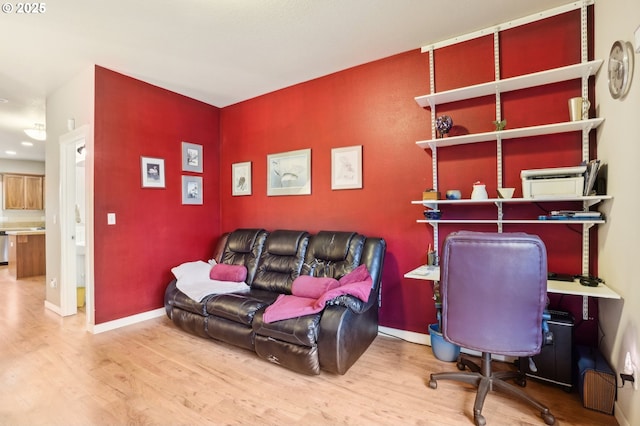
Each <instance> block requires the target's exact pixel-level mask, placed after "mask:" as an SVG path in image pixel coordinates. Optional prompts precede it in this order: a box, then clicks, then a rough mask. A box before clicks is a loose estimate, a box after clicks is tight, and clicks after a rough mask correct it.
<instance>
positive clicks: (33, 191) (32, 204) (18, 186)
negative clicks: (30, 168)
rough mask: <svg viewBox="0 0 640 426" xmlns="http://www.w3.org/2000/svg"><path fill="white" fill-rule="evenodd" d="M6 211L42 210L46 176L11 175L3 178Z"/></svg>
mask: <svg viewBox="0 0 640 426" xmlns="http://www.w3.org/2000/svg"><path fill="white" fill-rule="evenodd" d="M2 181H3V185H4V209H5V210H42V209H43V205H44V195H43V194H44V193H43V188H44V176H38V175H9V174H5V175H4V176H3V177H2Z"/></svg>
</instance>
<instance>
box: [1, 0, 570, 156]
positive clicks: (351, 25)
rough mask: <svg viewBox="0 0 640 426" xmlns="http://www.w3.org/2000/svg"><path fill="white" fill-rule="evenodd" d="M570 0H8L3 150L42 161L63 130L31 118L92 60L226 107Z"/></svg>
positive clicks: (42, 117) (38, 116)
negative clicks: (45, 136)
mask: <svg viewBox="0 0 640 426" xmlns="http://www.w3.org/2000/svg"><path fill="white" fill-rule="evenodd" d="M566 3H568V0H536V1H525V0H519V1H512V0H483V1H478V0H449V1H448V2H442V1H435V0H393V1H391V0H182V1H175V0H172V1H168V0H154V1H151V0H138V1H131V0H56V1H52V2H44V3H41V4H44V5H45V8H46V10H45V11H44V12H43V13H40V14H25V13H22V14H19V13H17V11H16V10H15V9H14V10H13V11H9V13H7V12H6V11H5V10H4V8H5V7H6V5H17V4H18V3H17V2H9V3H4V5H3V9H2V11H3V12H0V40H2V42H0V58H1V59H0V158H14V159H26V160H39V161H44V158H45V144H47V143H49V144H51V143H55V141H52V140H49V141H47V142H38V141H35V140H31V139H30V138H29V137H27V136H26V135H25V134H24V132H23V129H25V128H28V127H33V126H34V124H35V123H45V103H46V97H47V96H48V95H49V94H51V93H52V92H54V91H55V90H56V89H57V88H59V87H60V86H62V85H63V84H64V83H66V82H67V81H69V80H71V79H72V78H73V77H74V76H75V75H77V74H78V73H79V72H81V71H82V70H84V69H86V67H88V66H91V65H92V64H98V65H101V66H103V67H106V68H109V69H112V70H114V71H118V72H120V73H123V74H126V75H129V76H132V77H135V78H137V79H140V80H143V81H146V82H149V83H151V84H155V85H157V86H161V87H163V88H166V89H169V90H172V91H175V92H177V93H180V94H183V95H186V96H189V97H192V98H195V99H198V100H201V101H203V102H206V103H208V104H211V105H215V106H218V107H224V106H227V105H230V104H233V103H237V102H240V101H243V100H246V99H250V98H253V97H255V96H258V95H261V94H264V93H268V92H271V91H274V90H278V89H281V88H284V87H287V86H291V85H293V84H297V83H300V82H304V81H307V80H311V79H314V78H316V77H320V76H323V75H327V74H330V73H333V72H336V71H340V70H343V69H346V68H350V67H353V66H356V65H360V64H363V63H366V62H370V61H373V60H377V59H381V58H384V57H387V56H391V55H394V54H396V53H401V52H405V51H408V50H412V49H417V48H419V47H421V46H423V45H425V44H430V43H434V42H437V41H440V40H445V39H448V38H451V37H454V36H457V35H461V34H465V33H469V32H472V31H476V30H480V29H483V28H487V27H491V26H493V25H496V24H499V23H502V22H508V21H510V20H513V19H517V18H521V17H524V16H528V15H531V14H534V13H537V12H539V11H542V10H546V9H550V8H554V7H557V6H561V5H564V4H566ZM25 4H27V3H25ZM29 4H32V3H29ZM14 7H15V6H14ZM425 78H427V76H425ZM416 95H418V94H416ZM2 100H6V101H7V102H3V101H2ZM23 141H30V142H32V143H33V144H34V145H33V146H32V147H24V146H22V145H21V142H23ZM7 150H13V151H15V152H16V154H15V155H9V154H6V152H5V151H7Z"/></svg>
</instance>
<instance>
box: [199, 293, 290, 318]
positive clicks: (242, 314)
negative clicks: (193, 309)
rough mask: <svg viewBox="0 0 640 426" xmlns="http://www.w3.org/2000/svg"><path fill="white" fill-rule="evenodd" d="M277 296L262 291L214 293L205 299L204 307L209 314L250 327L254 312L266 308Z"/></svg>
mask: <svg viewBox="0 0 640 426" xmlns="http://www.w3.org/2000/svg"><path fill="white" fill-rule="evenodd" d="M277 297H278V294H276V293H270V292H264V291H262V292H261V291H251V292H247V293H229V294H216V295H213V296H211V297H209V298H208V299H207V302H206V304H205V308H206V312H207V314H209V315H215V316H218V317H222V318H226V319H228V320H231V321H235V322H237V323H240V324H244V325H247V326H249V327H250V326H251V323H252V322H253V318H254V316H255V314H256V312H258V311H260V310H263V309H264V308H266V307H267V306H268V305H270V304H271V303H273V302H274V301H275V300H276V298H277Z"/></svg>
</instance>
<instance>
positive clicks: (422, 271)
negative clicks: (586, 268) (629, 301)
mask: <svg viewBox="0 0 640 426" xmlns="http://www.w3.org/2000/svg"><path fill="white" fill-rule="evenodd" d="M404 277H405V278H413V279H416V280H427V281H438V280H440V268H439V267H438V266H428V265H422V266H419V267H417V268H416V269H414V270H413V271H409V272H407V273H406V274H404ZM547 292H549V293H561V294H572V295H576V296H588V297H600V298H603V299H621V298H622V297H620V295H619V294H618V293H616V292H615V291H613V290H612V289H610V288H609V287H608V286H607V285H606V284H603V283H600V284H598V286H597V287H589V286H584V285H582V284H580V283H579V282H578V280H574V281H573V282H569V281H556V280H549V281H547Z"/></svg>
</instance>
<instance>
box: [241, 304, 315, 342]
mask: <svg viewBox="0 0 640 426" xmlns="http://www.w3.org/2000/svg"><path fill="white" fill-rule="evenodd" d="M263 314H264V310H262V311H260V312H258V313H257V314H256V316H255V318H254V319H253V331H254V332H255V333H256V334H257V335H260V336H264V337H271V338H273V339H277V340H280V341H284V342H289V343H293V344H296V345H302V346H307V347H313V346H316V342H317V340H318V329H319V328H320V316H321V314H320V313H317V314H311V315H305V316H301V317H296V318H290V319H285V320H282V321H276V322H272V323H265V322H264V320H263V318H262V316H263Z"/></svg>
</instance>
